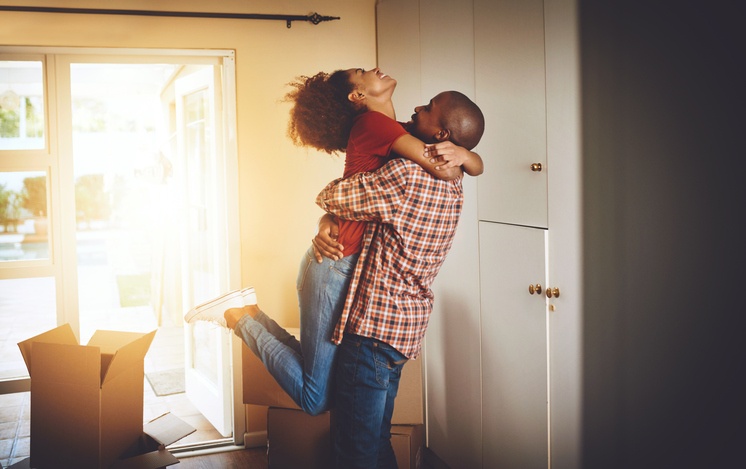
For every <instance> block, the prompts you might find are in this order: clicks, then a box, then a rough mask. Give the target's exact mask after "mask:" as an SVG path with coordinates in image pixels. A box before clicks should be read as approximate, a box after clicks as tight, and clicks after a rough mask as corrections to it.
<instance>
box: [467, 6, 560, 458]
mask: <svg viewBox="0 0 746 469" xmlns="http://www.w3.org/2000/svg"><path fill="white" fill-rule="evenodd" d="M543 3H544V2H543V1H542V0H520V1H517V0H497V1H495V0H475V1H474V38H475V46H474V48H475V70H476V74H475V79H476V80H475V83H476V98H477V103H479V105H480V106H481V107H482V110H483V112H484V113H485V120H486V122H487V123H488V128H489V131H488V132H485V136H484V137H483V139H482V142H481V143H480V147H479V149H480V154H481V155H482V157H483V158H484V160H485V168H489V171H487V170H486V171H485V174H483V175H482V176H480V178H479V181H478V195H479V197H478V205H479V266H480V267H479V278H480V280H479V283H480V318H481V352H482V353H481V356H482V363H481V369H482V438H483V440H482V441H483V447H482V467H485V468H487V467H490V468H492V467H494V468H516V469H530V468H546V467H547V466H548V462H549V459H548V458H549V450H548V447H549V426H548V424H549V422H548V420H549V418H548V415H549V409H548V356H547V350H548V343H547V337H548V335H547V304H546V296H544V290H545V289H546V271H547V269H546V246H547V236H548V231H547V230H546V228H547V227H548V200H547V193H548V192H547V176H546V175H547V158H546V156H547V130H546V129H547V113H546V91H545V90H546V84H545V75H546V71H545V49H544V5H543ZM537 284H538V285H541V287H542V290H541V293H540V294H539V293H538V292H536V291H534V293H529V290H528V287H529V285H537Z"/></svg>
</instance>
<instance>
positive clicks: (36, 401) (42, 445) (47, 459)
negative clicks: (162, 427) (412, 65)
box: [18, 324, 191, 469]
mask: <svg viewBox="0 0 746 469" xmlns="http://www.w3.org/2000/svg"><path fill="white" fill-rule="evenodd" d="M154 336H155V331H152V332H149V333H138V332H120V331H101V330H99V331H96V332H95V333H94V334H93V337H91V340H90V341H89V342H88V344H87V345H79V344H78V341H77V338H76V337H75V334H74V333H73V331H72V328H71V327H70V325H69V324H65V325H62V326H60V327H57V328H55V329H52V330H50V331H47V332H44V333H42V334H39V335H37V336H35V337H32V338H30V339H27V340H25V341H23V342H20V343H19V344H18V347H19V348H20V349H21V354H22V355H23V359H24V361H25V362H26V367H27V368H28V371H29V375H30V376H31V458H30V461H29V464H30V467H33V468H38V469H44V468H52V467H53V468H68V467H69V468H73V467H74V468H82V467H85V468H109V467H111V466H112V465H113V464H114V463H115V462H116V461H117V459H119V458H120V457H122V456H123V455H126V454H127V452H128V451H132V448H133V445H137V442H138V439H140V438H142V436H143V423H142V421H143V376H144V368H143V367H144V365H143V359H144V357H145V354H146V353H147V351H148V348H149V347H150V344H151V342H152V341H153V337H154ZM174 418H175V417H174ZM156 420H158V419H156ZM166 420H169V421H172V420H171V419H166ZM177 420H178V419H177ZM163 422H164V421H161V422H158V424H162V423H163ZM172 422H173V421H172ZM189 433H191V432H189ZM187 434H188V433H187ZM183 436H185V435H182V437H183ZM180 438H181V437H180ZM169 455H170V453H169ZM170 456H171V457H173V455H170ZM174 459H175V458H174ZM177 462H178V461H177ZM121 467H140V468H153V467H163V464H161V465H158V466H148V465H139V466H121Z"/></svg>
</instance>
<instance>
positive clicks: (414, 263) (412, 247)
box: [316, 158, 464, 358]
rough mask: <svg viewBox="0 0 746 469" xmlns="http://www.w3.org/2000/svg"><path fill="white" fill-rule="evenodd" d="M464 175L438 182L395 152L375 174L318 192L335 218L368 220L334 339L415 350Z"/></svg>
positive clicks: (450, 239) (412, 352) (406, 351)
mask: <svg viewBox="0 0 746 469" xmlns="http://www.w3.org/2000/svg"><path fill="white" fill-rule="evenodd" d="M463 199H464V194H463V188H462V186H461V179H460V178H459V179H458V180H455V181H441V180H438V179H435V178H433V177H432V176H430V175H429V174H427V173H426V172H425V171H424V170H423V169H422V168H421V167H419V166H418V165H416V164H414V163H412V162H411V161H408V160H405V159H403V158H396V159H394V160H392V161H390V162H389V163H387V164H386V165H385V166H383V167H382V168H381V169H379V170H378V171H376V172H374V173H360V174H356V175H354V176H352V177H350V178H347V179H337V180H335V181H332V182H331V183H330V184H329V185H328V186H327V187H326V188H324V190H323V191H321V193H320V194H319V195H318V197H317V198H316V203H317V204H318V205H319V206H320V207H321V208H322V209H324V210H326V211H327V212H329V213H332V214H334V215H336V216H338V217H340V218H346V219H351V220H364V221H371V222H377V223H368V225H367V227H366V230H365V238H364V240H363V250H362V252H361V253H360V258H359V260H358V262H357V266H356V268H355V274H354V276H353V278H352V281H351V283H350V289H349V293H348V295H347V300H346V302H345V307H344V311H343V312H342V317H341V318H340V320H339V323H337V328H336V330H335V332H334V336H333V337H332V340H333V341H334V342H335V343H337V344H339V343H340V342H341V341H342V336H343V334H344V332H349V333H353V334H357V335H362V336H366V337H373V338H375V339H378V340H381V341H383V342H386V343H388V344H389V345H391V346H392V347H394V348H396V349H397V350H398V351H400V352H401V353H403V354H404V355H406V356H407V357H409V358H415V357H417V356H418V355H419V354H420V349H421V346H422V339H423V337H424V336H425V330H426V329H427V324H428V320H429V318H430V313H431V312H432V309H433V293H432V290H431V289H430V286H431V285H432V283H433V280H434V279H435V276H436V275H437V273H438V271H439V270H440V267H441V265H443V261H444V260H445V257H446V254H447V253H448V251H449V250H450V249H451V245H452V244H453V237H454V235H455V232H456V226H457V224H458V220H459V216H460V215H461V208H462V205H463Z"/></svg>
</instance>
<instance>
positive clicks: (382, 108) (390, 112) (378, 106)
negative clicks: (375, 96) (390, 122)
mask: <svg viewBox="0 0 746 469" xmlns="http://www.w3.org/2000/svg"><path fill="white" fill-rule="evenodd" d="M366 104H367V107H368V110H369V111H377V112H380V113H381V114H385V115H387V116H388V117H390V118H392V119H394V120H396V111H395V110H394V102H393V101H391V100H390V99H388V100H386V101H372V100H369V101H368V102H367V103H366Z"/></svg>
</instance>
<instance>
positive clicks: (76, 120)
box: [0, 51, 243, 446]
mask: <svg viewBox="0 0 746 469" xmlns="http://www.w3.org/2000/svg"><path fill="white" fill-rule="evenodd" d="M101 52H102V51H96V52H95V53H90V54H80V55H79V54H75V55H70V54H69V53H65V54H59V55H44V56H43V57H44V58H43V59H42V60H41V61H40V62H41V63H42V64H44V65H45V67H44V68H45V70H44V72H45V73H46V74H47V75H46V79H47V81H46V83H47V85H48V89H50V90H52V91H53V93H50V97H49V99H50V100H53V102H50V103H48V104H47V105H46V106H45V109H51V110H52V111H53V112H50V115H49V121H48V122H49V129H50V140H49V141H48V146H49V154H50V155H51V158H50V161H51V164H50V165H48V166H45V165H41V167H48V168H49V169H48V170H47V171H25V172H22V171H18V172H13V173H5V174H13V175H14V176H18V177H20V176H28V177H29V178H31V177H33V178H36V179H39V178H41V181H42V182H41V184H42V185H45V184H46V185H45V188H46V191H47V194H49V197H48V199H49V200H51V203H50V207H49V208H50V213H51V216H50V217H49V219H50V220H52V221H55V220H60V221H61V223H59V224H56V223H51V224H50V226H49V229H48V239H49V240H52V241H45V243H46V244H45V245H47V244H49V245H50V246H52V249H50V251H51V253H52V255H47V253H44V254H45V256H42V257H43V258H46V257H48V258H49V259H48V260H46V261H45V262H46V263H47V264H51V267H52V268H51V269H49V268H48V266H43V265H41V264H40V273H44V274H46V275H39V276H38V277H39V279H40V280H43V279H45V278H52V279H54V278H56V281H54V280H53V281H51V282H48V283H50V285H51V286H52V288H48V289H47V290H46V291H48V292H49V294H47V295H46V297H47V302H48V303H49V304H51V305H56V308H57V313H56V314H55V313H54V311H52V314H51V318H54V316H55V315H56V318H57V320H56V323H64V322H69V323H71V324H72V325H73V326H74V328H75V329H76V330H77V331H79V338H80V340H81V342H82V343H85V342H87V340H88V339H89V338H90V336H91V335H92V334H93V332H94V331H95V330H97V329H110V330H126V331H149V330H153V329H158V332H157V334H156V338H155V340H154V342H153V344H152V346H151V348H150V351H149V353H148V355H147V356H146V361H145V372H146V379H145V380H144V388H143V392H144V401H145V415H144V419H145V420H148V419H149V418H154V417H157V416H158V415H160V414H162V413H164V412H169V411H170V412H172V413H174V414H176V415H177V416H179V417H181V418H182V419H183V420H185V421H187V422H188V423H190V424H191V425H192V426H194V427H195V428H196V429H197V430H198V431H197V432H196V433H195V434H193V435H191V436H189V437H187V438H186V439H184V440H182V441H180V442H179V444H178V445H177V446H185V445H193V444H204V443H210V444H220V443H226V442H227V443H235V442H239V441H242V434H243V429H242V424H243V419H242V418H240V419H236V418H234V417H235V416H236V414H237V412H238V411H237V410H236V406H235V404H236V400H235V397H236V396H235V395H234V394H235V393H233V392H232V391H233V390H232V380H231V373H232V369H231V354H232V353H233V351H232V348H231V342H230V340H231V339H230V337H229V336H226V334H225V333H224V332H222V331H220V330H219V329H216V328H210V329H207V328H200V327H198V328H196V330H195V328H194V327H191V326H189V327H185V326H184V324H183V320H182V317H183V314H184V312H185V311H186V310H187V309H188V308H190V307H191V306H193V305H194V304H196V303H199V302H201V301H205V300H207V299H209V298H210V297H212V296H216V295H218V294H220V293H221V292H223V291H225V290H227V289H229V288H231V287H233V288H235V287H237V286H238V277H237V272H238V268H237V266H236V264H235V262H236V261H235V259H236V258H237V256H230V255H229V254H230V250H231V249H235V246H236V244H237V215H236V207H237V201H236V200H234V199H235V191H236V188H235V186H236V180H235V178H236V172H235V166H236V161H235V158H236V155H235V140H232V139H233V138H235V137H234V136H235V130H234V128H235V121H234V116H235V113H234V112H233V110H232V108H231V106H232V103H234V102H235V99H233V97H232V96H233V93H235V88H234V84H233V82H232V77H233V73H234V72H233V66H232V56H225V55H222V56H221V55H217V54H216V55H215V56H203V55H200V56H196V57H193V56H189V55H188V54H185V53H184V51H181V52H178V51H177V53H176V54H175V55H169V54H164V52H168V51H160V53H159V55H155V54H149V55H137V54H121V51H119V52H120V53H119V54H116V53H115V54H106V55H102V54H101ZM227 77H228V78H231V80H227ZM230 136H233V137H230ZM30 169H35V167H34V166H33V165H32V166H31V168H30ZM24 180H25V179H24ZM231 188H233V189H231ZM232 191H233V192H232ZM58 194H60V197H59V200H57V199H55V197H56V196H57V195H58ZM67 207H74V209H73V210H68V209H66V208H67ZM195 207H200V210H197V211H195ZM24 246H26V247H30V246H31V244H29V243H26V244H25V245H24ZM55 247H58V248H55ZM19 262H26V264H28V261H24V260H23V259H21V260H20V261H19ZM71 269H72V270H71ZM50 271H51V277H50ZM197 274H199V275H197ZM23 275H24V276H25V277H29V276H28V273H27V272H24V273H23ZM31 277H34V276H33V275H32V276H31ZM4 278H6V277H4ZM9 281H10V280H7V281H5V284H8V285H9V284H10V283H9ZM14 281H15V282H16V283H19V282H20V283H19V285H25V284H26V283H28V282H36V283H38V282H39V280H33V278H19V279H17V280H14ZM55 287H56V288H55ZM31 288H33V287H31ZM73 290H74V291H73ZM6 293H8V294H9V293H10V292H9V291H5V292H3V293H2V295H0V296H3V295H5V294H6ZM55 296H56V297H57V299H56V300H55ZM29 301H32V302H33V304H39V303H40V299H39V298H34V299H29ZM50 309H51V310H53V309H54V307H52V308H47V310H50ZM53 325H54V322H53V323H52V324H49V325H47V326H44V327H46V328H48V327H52V326H53ZM21 333H22V332H21ZM34 333H37V332H34ZM30 335H34V334H31V333H29V334H28V336H30ZM13 340H15V339H13ZM200 363H220V365H221V366H222V369H221V370H216V369H215V367H214V366H207V367H205V366H202V367H201V368H200V366H199V364H200ZM21 364H22V362H21ZM195 369H196V371H195ZM216 371H217V372H216ZM190 372H191V373H192V375H194V374H195V373H196V374H197V376H198V380H197V383H198V384H199V383H201V384H202V385H203V387H207V388H210V389H213V388H214V389H217V390H219V392H220V393H221V395H220V396H219V397H220V399H211V400H210V401H209V402H210V404H211V406H212V407H219V410H217V411H216V410H214V409H213V410H210V409H209V408H208V409H205V408H204V406H201V405H200V404H201V403H202V401H204V400H205V399H204V397H203V395H202V394H199V389H197V391H195V390H194V388H195V385H194V380H192V385H191V387H192V390H191V391H190V389H188V388H189V387H190V385H189V384H188V381H189V380H187V379H186V375H188V374H189V373H190ZM218 378H219V379H218ZM221 380H222V381H221ZM239 381H240V380H239ZM195 392H196V393H197V394H195ZM195 396H199V397H195ZM195 401H196V402H195ZM211 412H212V414H218V415H222V418H219V419H216V418H215V417H214V416H213V415H207V414H210V413H211ZM206 415H207V417H206ZM234 425H237V427H234ZM235 428H238V430H235V431H234V429H235ZM236 432H238V433H236Z"/></svg>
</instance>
